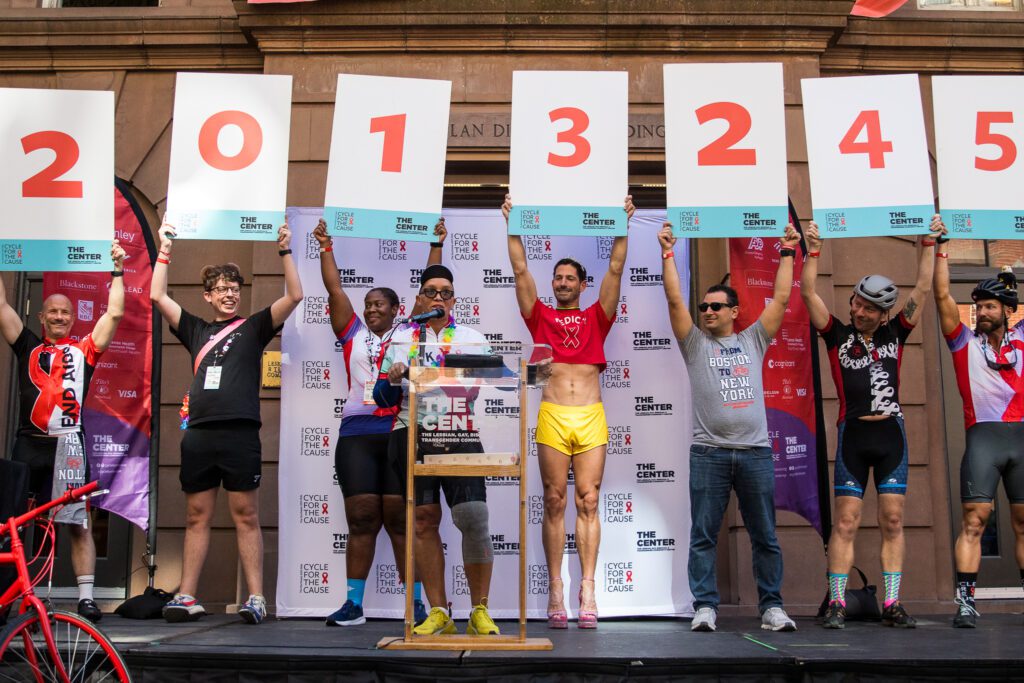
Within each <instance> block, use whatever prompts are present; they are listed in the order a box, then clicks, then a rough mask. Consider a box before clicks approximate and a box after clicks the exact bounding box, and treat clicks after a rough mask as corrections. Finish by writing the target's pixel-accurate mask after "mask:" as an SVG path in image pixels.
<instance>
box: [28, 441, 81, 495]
mask: <svg viewBox="0 0 1024 683" xmlns="http://www.w3.org/2000/svg"><path fill="white" fill-rule="evenodd" d="M56 458H57V438H56V437H52V436H39V437H36V436H25V435H19V436H18V438H17V439H15V441H14V452H13V453H12V454H11V460H13V461H14V462H23V463H25V464H26V465H28V491H29V497H31V498H32V499H33V500H35V504H36V505H42V504H43V503H48V502H50V498H51V497H52V494H53V461H54V460H56ZM88 480H89V477H88V474H86V481H88Z"/></svg>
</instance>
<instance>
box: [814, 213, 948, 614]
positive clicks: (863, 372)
mask: <svg viewBox="0 0 1024 683" xmlns="http://www.w3.org/2000/svg"><path fill="white" fill-rule="evenodd" d="M930 229H931V234H928V235H922V236H921V237H920V239H919V244H920V249H919V252H918V263H917V282H916V283H915V285H914V289H913V291H912V292H911V293H910V296H909V297H908V298H907V301H906V303H905V304H904V305H903V310H902V311H900V313H899V314H898V315H897V316H896V317H895V318H889V311H891V310H892V309H893V307H894V306H895V305H896V300H897V298H898V297H899V291H898V289H897V287H896V285H895V284H894V283H893V281H892V280H890V279H889V278H887V277H885V276H884V275H868V276H867V277H864V278H863V279H861V281H860V282H858V283H857V286H856V287H854V289H853V295H852V296H851V297H850V324H849V325H847V324H845V323H842V322H840V321H839V320H838V319H836V317H835V316H833V315H832V314H831V313H829V310H828V308H827V307H826V306H825V302H824V301H822V300H821V297H819V296H818V295H817V293H816V292H815V284H816V283H815V280H816V278H817V276H818V255H819V254H820V252H821V245H822V240H821V238H820V236H819V234H818V226H817V225H815V224H814V223H813V222H812V223H810V225H809V226H808V229H807V234H806V238H807V249H808V251H807V257H808V258H807V260H806V261H805V262H804V267H803V274H802V278H801V287H800V293H801V295H802V297H803V300H804V303H805V304H806V306H807V311H808V313H809V314H810V317H811V323H812V324H813V325H814V327H815V328H816V329H817V330H818V333H819V334H820V335H821V336H822V338H823V339H824V340H825V346H826V347H827V348H828V357H829V361H830V363H831V366H832V379H833V381H835V384H836V391H837V393H838V394H839V432H838V437H837V441H838V443H837V444H836V466H835V498H836V503H835V504H836V510H835V515H834V517H833V524H832V536H831V538H830V539H829V543H828V549H829V553H828V590H829V602H828V610H827V612H826V613H825V622H824V626H825V628H843V626H844V625H845V620H846V582H847V578H848V576H849V572H850V568H851V567H852V566H853V543H854V540H855V538H856V536H857V530H858V529H859V528H860V521H861V512H862V511H863V507H864V501H863V498H864V489H866V488H867V485H868V472H869V470H871V469H874V480H875V489H876V490H877V491H878V527H879V529H880V531H881V533H882V553H881V560H882V578H883V579H884V580H885V602H884V610H883V612H882V623H883V624H884V625H886V626H899V627H903V628H914V626H916V623H917V622H916V621H915V620H914V618H913V617H911V616H910V615H909V614H907V611H906V610H905V609H904V608H903V605H902V604H901V603H900V599H899V591H900V582H901V580H902V578H903V555H904V540H903V506H904V502H905V499H906V492H907V438H906V432H905V431H904V428H903V411H902V409H901V408H900V395H899V389H900V361H901V360H902V359H903V347H904V344H906V341H907V337H909V336H910V333H911V332H912V331H913V329H914V326H915V325H917V323H918V321H919V320H920V319H921V311H922V309H921V305H922V304H923V303H924V302H925V300H926V299H927V298H928V292H929V291H930V289H931V282H932V270H933V268H934V267H935V240H936V238H937V237H940V236H941V235H942V233H943V232H944V231H945V228H944V227H943V225H942V221H941V220H940V219H939V217H938V216H935V217H934V218H933V219H932V223H931V228H930Z"/></svg>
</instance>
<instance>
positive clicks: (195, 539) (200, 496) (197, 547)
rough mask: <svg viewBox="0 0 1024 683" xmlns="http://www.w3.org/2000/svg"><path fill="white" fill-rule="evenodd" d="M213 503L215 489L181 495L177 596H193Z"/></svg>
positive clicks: (206, 546) (207, 534)
mask: <svg viewBox="0 0 1024 683" xmlns="http://www.w3.org/2000/svg"><path fill="white" fill-rule="evenodd" d="M216 503H217V489H207V490H206V491H200V492H199V493H186V494H185V505H186V511H185V552H184V556H183V557H182V559H181V585H180V586H179V587H178V592H180V593H185V594H188V595H195V594H196V589H197V588H198V587H199V575H200V574H201V573H202V571H203V563H205V562H206V551H207V550H208V549H209V547H210V520H211V519H213V508H214V505H216Z"/></svg>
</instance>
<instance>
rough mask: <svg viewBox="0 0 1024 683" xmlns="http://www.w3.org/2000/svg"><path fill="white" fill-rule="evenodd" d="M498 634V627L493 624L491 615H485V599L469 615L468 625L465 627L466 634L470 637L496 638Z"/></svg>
mask: <svg viewBox="0 0 1024 683" xmlns="http://www.w3.org/2000/svg"><path fill="white" fill-rule="evenodd" d="M500 633H501V631H499V630H498V625H497V624H495V623H494V620H493V619H491V615H490V614H488V613H487V600H486V599H485V600H484V601H483V602H482V603H480V604H479V605H477V606H476V607H474V608H473V611H472V612H471V613H470V615H469V624H467V625H466V634H467V635H471V636H496V635H499V634H500Z"/></svg>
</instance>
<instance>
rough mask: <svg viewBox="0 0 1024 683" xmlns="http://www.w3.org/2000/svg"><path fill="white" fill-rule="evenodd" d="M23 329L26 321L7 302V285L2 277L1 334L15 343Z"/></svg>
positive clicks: (0, 287) (0, 285)
mask: <svg viewBox="0 0 1024 683" xmlns="http://www.w3.org/2000/svg"><path fill="white" fill-rule="evenodd" d="M23 329H25V323H23V322H21V317H20V316H19V315H18V312H17V311H16V310H14V308H13V307H12V306H11V304H9V303H8V302H7V287H6V286H5V285H4V279H3V278H2V277H0V334H2V335H3V336H4V341H6V342H7V343H8V344H13V343H14V342H15V341H17V339H18V336H19V335H20V334H21V331H22V330H23Z"/></svg>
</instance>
